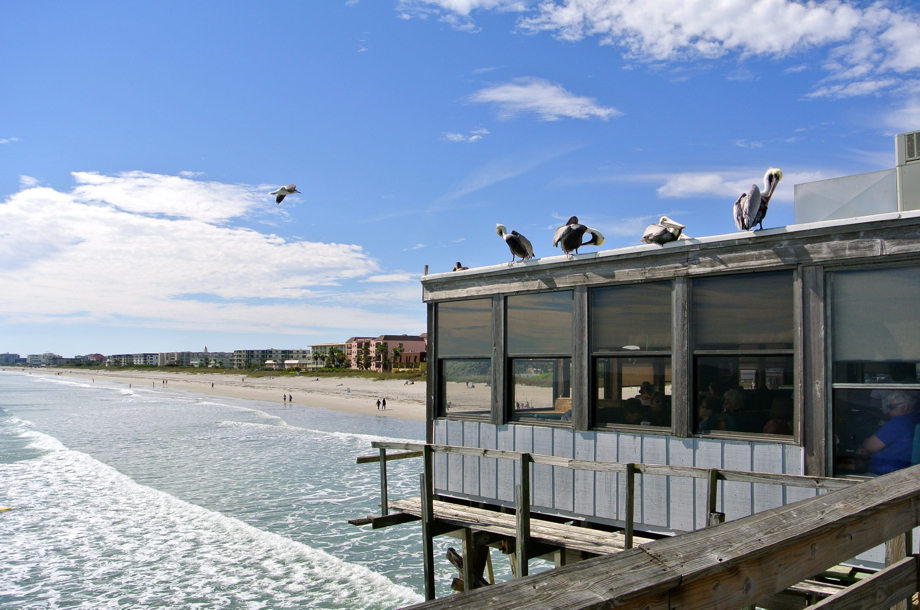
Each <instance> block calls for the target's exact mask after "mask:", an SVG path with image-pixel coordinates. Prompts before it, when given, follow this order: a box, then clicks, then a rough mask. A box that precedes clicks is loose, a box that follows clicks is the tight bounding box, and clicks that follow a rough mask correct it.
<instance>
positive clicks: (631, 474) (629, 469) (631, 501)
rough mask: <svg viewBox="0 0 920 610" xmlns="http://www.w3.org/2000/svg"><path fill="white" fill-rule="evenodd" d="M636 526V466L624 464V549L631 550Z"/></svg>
mask: <svg viewBox="0 0 920 610" xmlns="http://www.w3.org/2000/svg"><path fill="white" fill-rule="evenodd" d="M635 525H636V465H635V464H626V532H625V535H626V547H625V548H627V549H631V548H633V530H634V528H635Z"/></svg>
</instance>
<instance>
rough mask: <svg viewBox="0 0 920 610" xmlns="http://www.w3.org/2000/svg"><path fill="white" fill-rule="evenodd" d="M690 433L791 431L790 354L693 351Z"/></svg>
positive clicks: (791, 382)
mask: <svg viewBox="0 0 920 610" xmlns="http://www.w3.org/2000/svg"><path fill="white" fill-rule="evenodd" d="M695 361H696V366H695V370H696V380H695V381H696V383H695V386H696V388H697V389H698V394H697V396H696V400H695V401H694V403H695V405H696V413H695V414H694V415H695V417H694V432H695V433H697V434H709V433H713V432H717V433H721V432H727V433H733V432H734V433H743V434H779V435H783V436H791V435H792V434H793V432H794V430H795V417H794V409H793V398H792V396H793V394H792V392H793V357H792V355H767V354H750V355H743V356H697V357H696V358H695Z"/></svg>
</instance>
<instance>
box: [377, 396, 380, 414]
mask: <svg viewBox="0 0 920 610" xmlns="http://www.w3.org/2000/svg"><path fill="white" fill-rule="evenodd" d="M377 410H378V411H379V410H380V399H379V398H378V399H377Z"/></svg>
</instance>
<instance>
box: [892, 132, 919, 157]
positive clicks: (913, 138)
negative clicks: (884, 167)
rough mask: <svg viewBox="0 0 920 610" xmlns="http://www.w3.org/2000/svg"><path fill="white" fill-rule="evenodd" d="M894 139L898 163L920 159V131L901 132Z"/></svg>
mask: <svg viewBox="0 0 920 610" xmlns="http://www.w3.org/2000/svg"><path fill="white" fill-rule="evenodd" d="M894 141H895V155H896V157H897V164H898V165H905V164H906V163H913V162H915V161H920V131H914V132H911V133H899V134H898V135H896V136H895V137H894Z"/></svg>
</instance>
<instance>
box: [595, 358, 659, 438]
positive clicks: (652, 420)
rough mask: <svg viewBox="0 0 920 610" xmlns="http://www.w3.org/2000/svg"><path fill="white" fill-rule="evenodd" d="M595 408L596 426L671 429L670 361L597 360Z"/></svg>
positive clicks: (651, 359)
mask: <svg viewBox="0 0 920 610" xmlns="http://www.w3.org/2000/svg"><path fill="white" fill-rule="evenodd" d="M594 366H595V370H594V373H595V384H596V386H595V390H596V392H595V396H594V398H595V404H596V408H597V411H596V413H597V417H596V423H597V425H598V426H606V425H628V426H654V427H660V428H670V427H671V357H670V356H659V357H654V356H653V357H645V358H632V357H627V356H621V357H612V358H605V357H598V358H595V359H594Z"/></svg>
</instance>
